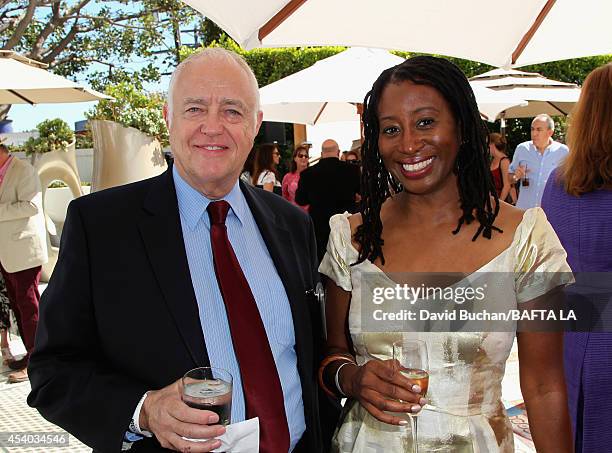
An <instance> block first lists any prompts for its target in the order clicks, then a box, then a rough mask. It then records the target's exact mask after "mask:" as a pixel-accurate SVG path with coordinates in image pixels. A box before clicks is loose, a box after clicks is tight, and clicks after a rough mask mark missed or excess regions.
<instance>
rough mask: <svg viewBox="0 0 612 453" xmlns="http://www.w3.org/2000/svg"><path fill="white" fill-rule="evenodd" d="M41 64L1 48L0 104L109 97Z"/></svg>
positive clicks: (72, 100) (78, 100)
mask: <svg viewBox="0 0 612 453" xmlns="http://www.w3.org/2000/svg"><path fill="white" fill-rule="evenodd" d="M46 67H47V65H46V64H44V63H40V62H37V61H35V60H31V59H29V58H26V57H23V56H21V55H19V54H16V53H15V52H12V51H5V50H2V51H0V104H47V103H64V102H88V101H98V100H100V99H112V97H110V96H107V95H105V94H103V93H99V92H97V91H95V90H92V89H89V88H86V87H83V86H81V85H79V84H77V83H75V82H72V81H70V80H68V79H66V78H64V77H60V76H58V75H56V74H52V73H50V72H48V71H46V70H45V69H43V68H46Z"/></svg>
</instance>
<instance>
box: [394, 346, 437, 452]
mask: <svg viewBox="0 0 612 453" xmlns="http://www.w3.org/2000/svg"><path fill="white" fill-rule="evenodd" d="M393 359H394V360H397V362H398V364H399V372H400V373H402V374H403V375H404V376H405V377H407V378H408V379H410V380H411V381H412V382H414V383H415V384H416V385H418V386H419V387H421V396H423V397H425V396H426V395H427V388H428V386H429V371H428V370H429V358H428V356H427V345H426V344H425V342H424V341H421V340H408V339H404V340H400V341H396V342H395V343H393ZM419 413H420V411H419ZM419 413H416V414H413V413H412V412H410V413H409V414H408V416H409V417H410V422H411V426H412V452H413V453H418V452H419V447H418V422H417V416H418V415H419Z"/></svg>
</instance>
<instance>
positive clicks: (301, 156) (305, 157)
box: [296, 154, 308, 159]
mask: <svg viewBox="0 0 612 453" xmlns="http://www.w3.org/2000/svg"><path fill="white" fill-rule="evenodd" d="M296 157H300V158H302V159H308V154H298V155H297V156H296Z"/></svg>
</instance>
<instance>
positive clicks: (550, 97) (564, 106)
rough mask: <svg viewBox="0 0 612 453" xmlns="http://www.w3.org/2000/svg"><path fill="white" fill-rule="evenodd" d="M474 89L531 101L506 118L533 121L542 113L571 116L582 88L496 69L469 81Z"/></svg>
mask: <svg viewBox="0 0 612 453" xmlns="http://www.w3.org/2000/svg"><path fill="white" fill-rule="evenodd" d="M470 84H471V85H472V87H475V86H478V87H486V88H490V89H492V90H495V91H496V92H498V93H513V94H514V95H516V96H517V97H520V98H522V99H525V100H526V101H528V104H527V105H522V106H514V107H510V108H508V109H505V110H504V111H503V112H501V113H500V114H499V115H498V116H499V117H503V118H531V117H534V116H536V115H539V114H540V113H547V114H548V115H550V116H555V115H568V114H569V113H570V112H571V111H572V109H573V108H574V105H575V104H576V102H578V98H579V97H580V87H579V86H578V85H574V84H573V83H566V82H559V81H557V80H551V79H547V78H546V77H544V76H542V75H540V74H538V73H535V72H523V71H517V70H516V69H494V70H492V71H489V72H485V73H484V74H480V75H477V76H475V77H472V78H471V79H470Z"/></svg>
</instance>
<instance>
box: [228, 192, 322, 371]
mask: <svg viewBox="0 0 612 453" xmlns="http://www.w3.org/2000/svg"><path fill="white" fill-rule="evenodd" d="M240 187H241V189H242V192H243V193H244V196H245V198H246V200H247V203H248V205H249V208H250V209H251V212H252V213H253V217H254V218H255V222H256V223H257V226H258V227H259V231H260V233H261V236H262V237H263V240H264V242H265V244H266V246H267V248H268V252H269V253H270V257H271V258H272V261H273V262H274V266H275V267H276V271H277V272H278V275H279V277H280V278H281V281H282V282H283V286H284V288H285V292H286V294H287V298H288V299H289V305H290V306H291V314H292V316H293V326H294V330H295V343H296V351H297V352H298V366H299V368H300V374H301V375H302V376H306V375H307V374H303V373H308V371H307V370H308V369H309V367H310V366H311V365H310V364H311V362H312V360H313V359H312V354H313V351H312V347H311V344H312V333H311V325H310V315H309V312H308V309H307V305H306V303H305V291H306V288H304V284H303V282H302V280H301V278H300V272H301V271H300V267H299V266H298V263H297V257H296V254H295V250H296V247H295V244H293V242H292V239H291V234H290V233H289V229H288V226H287V225H286V223H284V222H283V219H282V218H280V217H278V216H276V214H275V213H274V211H273V210H272V209H271V207H270V206H268V205H267V204H266V203H265V202H264V201H263V200H262V198H261V197H260V195H259V194H258V193H257V191H256V190H255V189H253V188H252V187H250V186H248V185H246V184H243V183H242V182H241V183H240Z"/></svg>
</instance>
